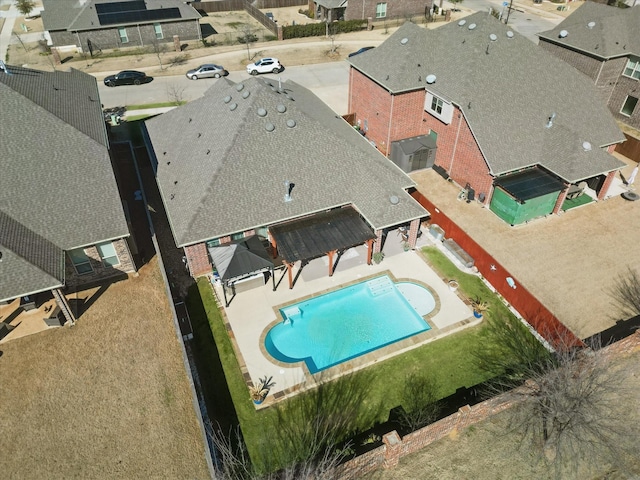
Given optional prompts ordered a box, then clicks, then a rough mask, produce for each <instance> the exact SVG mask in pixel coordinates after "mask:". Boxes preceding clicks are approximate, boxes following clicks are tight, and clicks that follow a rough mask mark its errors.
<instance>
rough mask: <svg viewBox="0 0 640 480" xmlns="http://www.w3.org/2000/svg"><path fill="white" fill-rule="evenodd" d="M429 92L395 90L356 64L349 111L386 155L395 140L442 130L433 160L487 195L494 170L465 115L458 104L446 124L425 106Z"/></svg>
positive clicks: (464, 183)
mask: <svg viewBox="0 0 640 480" xmlns="http://www.w3.org/2000/svg"><path fill="white" fill-rule="evenodd" d="M425 98H426V90H424V89H420V90H414V91H412V92H407V93H402V94H399V95H391V94H390V93H389V92H388V91H387V90H385V89H384V88H382V87H381V86H380V85H378V84H377V83H375V82H374V81H373V80H371V79H369V78H368V77H366V76H365V75H363V74H362V73H360V72H359V71H357V70H356V69H353V68H352V69H351V71H350V73H349V112H350V113H354V114H355V118H356V122H359V125H360V128H364V129H366V137H367V138H368V139H369V140H371V141H373V142H374V143H375V145H376V147H377V148H378V150H380V151H381V152H382V153H383V154H385V155H387V154H388V153H389V151H390V148H389V145H390V144H391V142H394V141H397V140H402V139H404V138H409V137H414V136H417V135H427V134H429V133H430V132H431V131H433V132H435V133H436V134H437V135H438V140H437V146H438V149H437V151H436V158H435V164H436V165H438V166H441V167H443V168H444V169H445V170H446V171H447V172H448V173H449V175H450V177H451V178H452V180H454V181H455V182H456V183H458V184H459V185H462V186H465V185H466V184H467V183H469V184H470V186H471V187H473V188H474V190H475V191H476V192H477V193H478V194H479V193H484V194H485V197H486V201H488V200H489V198H490V194H491V188H492V187H491V185H492V183H493V180H492V176H491V175H490V174H489V169H488V166H487V164H486V162H485V160H484V156H483V155H482V153H481V151H480V148H479V147H478V144H477V142H476V140H475V138H474V136H473V133H472V132H471V128H470V127H469V124H468V123H467V121H466V119H465V117H464V115H462V112H461V111H460V110H459V109H458V108H456V107H454V112H453V117H452V120H451V123H450V124H449V125H447V124H445V123H443V122H442V121H441V120H439V119H437V118H435V117H434V116H432V115H430V114H429V113H428V112H426V111H425V109H424V102H425Z"/></svg>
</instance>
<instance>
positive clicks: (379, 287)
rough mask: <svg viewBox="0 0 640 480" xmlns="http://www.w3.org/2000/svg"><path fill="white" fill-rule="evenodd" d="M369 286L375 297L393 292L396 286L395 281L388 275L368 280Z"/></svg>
mask: <svg viewBox="0 0 640 480" xmlns="http://www.w3.org/2000/svg"><path fill="white" fill-rule="evenodd" d="M367 287H369V292H371V295H373V296H374V297H377V296H379V295H384V294H385V293H389V292H392V291H393V288H394V286H393V282H392V281H391V279H390V278H389V277H387V276H385V277H378V278H374V279H373V280H369V281H368V282H367Z"/></svg>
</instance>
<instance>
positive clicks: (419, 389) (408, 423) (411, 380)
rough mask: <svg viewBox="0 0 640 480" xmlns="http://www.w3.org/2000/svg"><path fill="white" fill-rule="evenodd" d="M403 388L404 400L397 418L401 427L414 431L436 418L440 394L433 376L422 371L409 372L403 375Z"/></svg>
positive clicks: (439, 408) (438, 411) (438, 410)
mask: <svg viewBox="0 0 640 480" xmlns="http://www.w3.org/2000/svg"><path fill="white" fill-rule="evenodd" d="M404 390H405V394H404V398H405V399H406V400H405V404H403V408H402V410H401V412H400V416H399V418H398V420H399V422H400V425H401V426H402V427H404V428H406V429H407V430H408V431H414V430H417V429H419V428H422V427H424V426H425V425H428V424H430V423H432V422H434V421H435V420H436V419H437V418H438V414H439V413H440V410H441V407H440V404H439V403H438V400H439V399H440V395H439V394H438V393H439V392H438V384H437V382H436V381H435V380H434V379H433V377H431V376H429V375H427V374H424V373H416V372H413V373H410V374H408V375H407V376H406V377H405V382H404Z"/></svg>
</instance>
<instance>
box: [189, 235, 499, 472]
mask: <svg viewBox="0 0 640 480" xmlns="http://www.w3.org/2000/svg"><path fill="white" fill-rule="evenodd" d="M422 253H423V254H424V256H425V258H426V260H427V262H428V263H429V264H430V265H431V267H432V268H433V269H434V270H436V271H437V272H439V273H440V275H441V276H442V277H443V278H446V279H449V280H451V279H455V280H456V281H458V283H459V284H460V291H461V292H464V294H465V295H466V296H469V297H475V296H479V297H480V298H482V299H483V300H485V301H487V302H488V303H489V304H490V309H489V311H488V312H487V313H486V315H492V314H498V315H511V313H510V312H509V310H508V309H507V308H506V307H505V306H504V305H503V304H502V302H500V300H499V299H498V298H497V297H495V295H494V294H493V293H492V292H491V291H490V290H489V289H488V287H487V286H486V285H485V284H484V283H483V282H482V281H481V279H480V278H478V277H477V276H474V275H468V274H465V273H463V272H460V271H459V270H458V269H457V268H456V267H455V266H454V265H453V264H451V263H450V262H449V260H448V259H447V258H446V257H445V256H444V255H442V254H441V253H440V252H439V251H438V250H437V249H435V248H426V249H424V250H423V251H422ZM198 293H199V297H200V298H198V299H195V300H194V298H193V297H194V296H195V295H198ZM190 297H191V298H190V300H189V312H190V315H191V318H192V322H193V323H194V325H199V326H196V327H194V328H196V329H198V328H203V327H205V328H206V324H207V323H208V325H209V327H210V331H211V333H212V334H213V339H215V345H216V347H217V351H218V355H219V357H220V362H221V364H222V367H223V372H217V373H215V372H211V373H210V375H211V377H210V380H211V382H212V383H214V384H218V385H221V384H222V383H221V382H226V383H227V384H228V386H229V391H230V394H231V398H232V400H233V405H234V406H235V410H234V411H233V414H234V415H236V414H237V418H238V421H239V423H240V425H241V428H242V432H243V436H244V439H245V442H246V444H247V448H248V450H249V453H250V455H251V457H252V459H253V461H254V462H255V463H256V464H257V465H258V468H271V467H272V466H273V465H274V464H276V465H277V464H280V462H286V461H287V460H286V459H284V458H282V457H280V458H279V459H275V458H276V457H278V454H277V453H276V451H275V447H274V442H272V439H273V438H275V437H276V436H277V432H278V431H280V430H282V425H279V423H278V422H279V421H281V420H279V419H278V409H282V408H284V409H285V410H286V409H292V410H294V409H295V405H296V402H299V401H302V400H301V397H303V396H304V395H308V394H301V395H298V396H297V397H294V398H291V399H289V400H286V401H284V402H281V405H280V406H279V407H272V408H267V409H263V410H261V411H256V410H255V408H254V406H253V403H252V401H251V399H250V398H249V393H248V390H247V386H246V384H245V382H244V380H243V378H242V374H241V372H240V368H239V366H238V362H237V360H236V357H235V354H234V351H233V348H232V345H231V341H230V339H229V336H228V333H227V331H226V329H225V326H224V323H223V321H222V317H221V314H220V311H219V309H218V306H217V304H216V301H215V298H214V296H213V293H212V291H211V287H210V285H209V283H208V282H207V280H206V279H200V280H199V281H198V292H196V291H195V290H194V291H193V292H191V294H190ZM194 303H195V306H194ZM198 303H200V304H201V306H202V307H198ZM203 315H206V318H203ZM484 330H485V329H484V328H483V324H481V325H479V326H476V327H471V328H468V329H466V330H464V331H462V332H459V333H456V334H454V335H451V336H449V337H445V338H442V339H439V340H437V341H435V342H432V343H429V344H427V345H424V346H422V347H419V348H416V349H413V350H411V351H409V352H407V353H404V354H402V355H398V356H396V357H393V358H390V359H388V360H385V361H383V362H380V363H378V364H376V365H373V366H371V367H368V368H366V369H364V370H362V371H360V372H356V373H354V374H352V375H351V376H350V377H349V382H351V383H352V384H353V383H354V382H355V384H356V385H362V388H363V389H366V396H365V397H364V401H363V403H362V405H361V407H362V408H361V409H362V411H363V412H366V413H363V414H362V415H358V416H357V418H354V420H353V421H354V424H353V425H352V427H351V433H357V432H361V431H365V430H367V429H369V428H371V427H373V426H374V425H375V424H378V423H383V422H385V421H387V420H388V416H389V411H390V410H391V409H392V408H394V407H397V406H399V405H402V404H403V403H404V402H405V400H406V398H405V395H406V392H407V390H406V387H405V381H406V378H407V375H409V374H411V373H413V372H417V373H419V374H422V375H426V376H429V377H430V378H431V379H433V380H435V382H436V384H437V385H438V388H439V392H438V393H439V396H440V398H445V397H447V396H449V395H451V394H453V393H455V392H456V390H457V389H459V388H461V387H472V386H474V385H477V384H479V383H482V382H484V381H485V380H487V379H488V378H487V374H486V373H485V372H483V371H481V370H480V369H479V368H478V367H477V360H476V358H475V357H474V356H473V353H472V352H473V350H474V347H475V345H477V344H478V343H479V342H482V341H484V340H485V339H486V338H485V337H486V335H487V333H486V331H484ZM341 388H343V387H341ZM208 390H209V392H210V395H211V396H215V391H216V389H215V387H213V388H211V387H210V388H209V389H208ZM228 408H230V407H228ZM229 413H231V411H230V410H229ZM264 452H268V454H267V455H268V457H269V458H268V459H266V456H265V455H263V453H264ZM267 463H268V464H269V465H267Z"/></svg>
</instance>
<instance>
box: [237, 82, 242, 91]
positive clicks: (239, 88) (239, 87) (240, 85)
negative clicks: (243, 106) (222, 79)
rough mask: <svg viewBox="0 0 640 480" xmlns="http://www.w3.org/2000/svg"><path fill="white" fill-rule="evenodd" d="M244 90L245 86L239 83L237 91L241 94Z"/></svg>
mask: <svg viewBox="0 0 640 480" xmlns="http://www.w3.org/2000/svg"><path fill="white" fill-rule="evenodd" d="M243 88H244V84H242V83H239V84H237V85H236V90H237V91H239V92H241V91H242V89H243Z"/></svg>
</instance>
